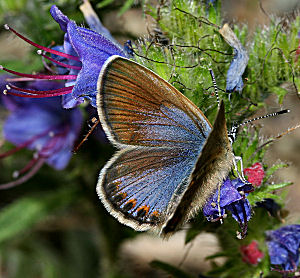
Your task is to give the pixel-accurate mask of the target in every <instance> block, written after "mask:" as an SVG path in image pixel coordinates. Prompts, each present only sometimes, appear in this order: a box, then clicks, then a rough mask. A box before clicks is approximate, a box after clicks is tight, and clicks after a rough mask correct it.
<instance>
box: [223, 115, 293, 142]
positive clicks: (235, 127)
mask: <svg viewBox="0 0 300 278" xmlns="http://www.w3.org/2000/svg"><path fill="white" fill-rule="evenodd" d="M289 112H291V111H290V110H289V109H284V110H281V111H278V112H274V113H271V114H267V115H264V116H260V117H256V118H253V119H251V120H247V121H245V122H243V123H240V124H234V125H233V126H232V127H231V130H230V132H229V133H228V138H229V140H230V142H231V144H232V143H233V142H234V141H235V139H236V135H237V131H238V128H239V127H240V126H243V125H245V124H249V123H251V122H254V121H257V120H261V119H265V118H269V117H274V116H278V115H281V114H286V113H289Z"/></svg>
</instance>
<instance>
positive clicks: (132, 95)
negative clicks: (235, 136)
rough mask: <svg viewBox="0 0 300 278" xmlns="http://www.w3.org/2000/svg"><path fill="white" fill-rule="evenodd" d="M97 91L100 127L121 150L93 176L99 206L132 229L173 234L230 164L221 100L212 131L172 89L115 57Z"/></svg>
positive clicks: (145, 71)
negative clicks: (95, 181)
mask: <svg viewBox="0 0 300 278" xmlns="http://www.w3.org/2000/svg"><path fill="white" fill-rule="evenodd" d="M97 90H98V94H97V109H98V114H99V118H100V122H101V124H102V126H103V129H104V131H105V132H106V135H107V136H108V138H109V140H110V141H111V142H112V143H113V144H114V145H115V146H116V147H117V148H118V149H119V151H117V152H116V153H115V155H114V156H113V157H112V158H111V159H110V161H109V162H107V164H106V165H105V167H104V168H103V169H102V170H101V172H100V175H99V180H98V184H97V193H98V195H99V197H100V199H101V201H102V203H103V204H104V206H105V207H106V209H107V210H108V211H109V212H110V213H111V214H112V215H113V216H114V217H116V218H117V219H118V220H119V221H120V222H121V223H123V224H125V225H128V226H130V227H132V228H133V229H135V230H138V231H145V230H150V231H154V232H158V233H160V235H161V236H169V235H171V234H172V233H174V232H175V231H176V230H178V229H179V228H180V227H181V226H182V225H183V224H184V223H186V222H187V221H188V220H189V219H190V218H191V217H192V216H193V215H194V214H195V213H196V212H197V211H198V210H199V209H200V208H201V207H203V205H204V204H205V202H206V200H207V199H208V198H209V197H210V196H211V195H212V194H213V193H214V192H215V190H216V189H217V188H218V185H220V184H221V183H222V181H223V180H224V179H225V178H226V177H227V175H228V172H229V171H230V169H231V167H232V164H233V160H234V155H233V152H232V147H231V144H230V140H229V138H228V133H227V128H226V121H225V109H224V103H223V102H221V105H220V107H219V111H218V115H217V117H216V120H215V123H214V125H213V126H212V125H211V123H210V122H209V121H208V119H207V118H206V117H205V115H204V114H203V113H202V112H201V110H199V108H198V107H197V106H196V105H195V104H193V103H192V102H191V101H190V100H189V99H188V98H186V97H185V96H184V95H183V94H181V93H180V92H179V91H178V90H177V89H176V88H174V87H173V86H172V85H171V84H169V83H168V82H167V81H165V80H163V79H162V78H161V77H159V76H158V75H157V74H155V73H154V72H152V71H151V70H149V69H147V68H145V67H143V66H141V65H139V64H138V63H136V62H134V61H131V60H128V59H126V58H123V57H120V56H112V57H110V58H109V59H108V60H107V61H106V63H105V64H104V66H103V68H102V70H101V73H100V75H99V79H98V85H97Z"/></svg>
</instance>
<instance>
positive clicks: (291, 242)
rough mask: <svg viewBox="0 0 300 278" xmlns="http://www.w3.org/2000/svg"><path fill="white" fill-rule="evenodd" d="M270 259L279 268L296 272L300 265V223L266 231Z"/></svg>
mask: <svg viewBox="0 0 300 278" xmlns="http://www.w3.org/2000/svg"><path fill="white" fill-rule="evenodd" d="M266 236H267V237H266V243H267V246H268V251H269V256H270V261H271V264H272V265H276V266H277V268H278V267H279V269H277V270H279V271H280V270H283V271H287V272H295V271H296V270H297V267H298V265H299V247H300V225H289V226H285V227H282V228H279V229H278V230H273V231H266Z"/></svg>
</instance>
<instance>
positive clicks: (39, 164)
mask: <svg viewBox="0 0 300 278" xmlns="http://www.w3.org/2000/svg"><path fill="white" fill-rule="evenodd" d="M44 162H45V159H44V158H40V159H38V160H36V163H35V164H34V165H33V167H32V168H31V170H30V171H29V172H28V173H27V174H26V175H24V176H22V177H21V178H19V179H17V180H15V181H12V182H8V183H3V184H0V190H2V189H9V188H12V187H15V186H17V185H20V184H22V183H24V182H26V181H27V180H29V179H30V178H31V177H32V176H34V175H35V174H36V173H37V172H38V171H39V169H40V168H41V167H42V166H43V164H44Z"/></svg>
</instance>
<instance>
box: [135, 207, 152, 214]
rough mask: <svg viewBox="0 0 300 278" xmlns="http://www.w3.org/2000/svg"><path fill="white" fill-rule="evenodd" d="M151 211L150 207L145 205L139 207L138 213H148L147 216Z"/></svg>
mask: <svg viewBox="0 0 300 278" xmlns="http://www.w3.org/2000/svg"><path fill="white" fill-rule="evenodd" d="M149 209H150V207H148V206H146V205H144V206H142V207H139V208H138V209H137V211H140V210H144V211H145V212H146V214H148V212H149Z"/></svg>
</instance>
